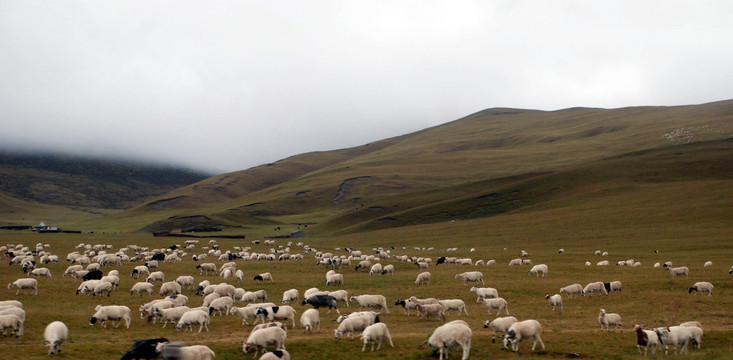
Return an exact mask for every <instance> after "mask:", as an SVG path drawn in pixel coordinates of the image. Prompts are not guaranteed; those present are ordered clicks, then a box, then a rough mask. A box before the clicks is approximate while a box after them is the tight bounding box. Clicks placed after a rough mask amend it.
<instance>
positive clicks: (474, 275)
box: [455, 271, 486, 286]
mask: <svg viewBox="0 0 733 360" xmlns="http://www.w3.org/2000/svg"><path fill="white" fill-rule="evenodd" d="M455 278H456V279H463V286H466V285H468V283H469V282H479V281H480V282H481V285H484V286H486V284H485V283H484V274H482V273H481V272H480V271H467V272H464V273H460V274H456V276H455Z"/></svg>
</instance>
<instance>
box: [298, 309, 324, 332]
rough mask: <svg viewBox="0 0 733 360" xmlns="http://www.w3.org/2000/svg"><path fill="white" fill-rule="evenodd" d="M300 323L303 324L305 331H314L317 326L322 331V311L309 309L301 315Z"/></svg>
mask: <svg viewBox="0 0 733 360" xmlns="http://www.w3.org/2000/svg"><path fill="white" fill-rule="evenodd" d="M300 325H302V326H303V332H313V328H314V327H315V326H317V327H318V331H321V318H320V313H319V312H318V310H316V309H308V310H306V311H304V312H303V315H300Z"/></svg>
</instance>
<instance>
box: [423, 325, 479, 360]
mask: <svg viewBox="0 0 733 360" xmlns="http://www.w3.org/2000/svg"><path fill="white" fill-rule="evenodd" d="M472 335H473V333H472V331H471V328H470V327H468V325H467V324H466V323H465V322H461V321H460V320H458V321H452V322H449V323H447V324H444V325H441V326H439V327H437V328H436V329H435V330H434V331H433V334H432V335H430V338H429V339H428V341H426V343H428V344H430V346H432V348H433V349H434V350H435V351H439V355H438V359H439V360H440V359H444V358H445V359H447V358H448V349H449V348H451V347H456V346H460V347H461V349H462V350H463V356H462V357H461V360H467V359H468V355H469V353H470V352H471V336H472Z"/></svg>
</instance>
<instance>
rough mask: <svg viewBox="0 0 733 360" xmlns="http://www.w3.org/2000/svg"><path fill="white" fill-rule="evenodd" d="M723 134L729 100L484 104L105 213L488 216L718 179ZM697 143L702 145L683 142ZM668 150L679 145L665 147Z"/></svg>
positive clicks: (341, 228) (317, 227) (355, 223)
mask: <svg viewBox="0 0 733 360" xmlns="http://www.w3.org/2000/svg"><path fill="white" fill-rule="evenodd" d="M732 134H733V101H722V102H716V103H710V104H703V105H692V106H676V107H635V108H623V109H611V110H606V109H588V108H573V109H566V110H559V111H549V112H548V111H532V110H519V109H488V110H484V111H481V112H478V113H476V114H472V115H469V116H467V117H465V118H462V119H459V120H456V121H453V122H450V123H446V124H443V125H440V126H436V127H433V128H428V129H425V130H422V131H419V132H416V133H412V134H407V135H404V136H400V137H396V138H391V139H386V140H383V141H379V142H375V143H371V144H367V145H363V146H359V147H355V148H350V149H343V150H336V151H328V152H315V153H308V154H301V155H296V156H293V157H290V158H287V159H283V160H281V161H278V162H275V163H272V164H266V165H262V166H258V167H254V168H251V169H247V170H243V171H239V172H233V173H228V174H222V175H218V176H214V177H212V178H209V179H206V180H204V181H201V182H198V183H196V184H193V185H189V186H186V187H183V188H180V189H176V190H175V191H172V192H170V193H168V194H166V195H163V196H160V197H158V198H156V199H155V200H153V201H149V202H146V203H144V204H141V205H139V206H137V207H135V208H133V209H130V210H128V211H125V212H122V213H120V214H117V215H115V216H112V217H110V218H107V219H106V221H111V222H116V223H117V224H118V225H120V226H124V227H126V228H127V229H128V230H137V229H142V228H145V227H146V226H148V229H149V225H150V224H151V223H153V222H156V224H157V226H158V227H161V228H165V227H166V225H165V223H166V219H171V226H170V227H175V226H176V225H174V224H173V222H175V219H178V218H180V217H191V216H199V215H201V216H205V217H207V218H208V219H209V220H208V221H209V223H210V224H218V225H221V226H223V227H224V228H225V229H227V228H231V229H240V230H241V229H242V228H248V229H249V228H257V227H260V226H262V227H266V228H273V227H274V228H277V227H279V228H280V229H281V231H280V232H277V233H273V234H271V235H282V234H284V232H285V231H286V229H287V231H290V230H296V229H298V227H297V224H301V225H303V224H308V225H309V228H308V233H311V234H314V235H327V234H333V233H344V232H352V231H364V230H374V229H382V228H389V227H396V226H404V225H414V224H422V223H430V222H436V221H445V220H456V219H469V218H475V217H483V216H492V215H496V214H500V213H507V212H513V211H520V210H521V209H523V208H528V207H532V206H537V205H538V204H547V203H552V202H553V201H554V202H555V203H557V201H558V200H560V199H582V196H583V195H582V194H584V192H588V191H589V190H588V189H597V190H596V191H597V192H603V191H624V189H626V190H630V189H633V188H634V187H624V186H625V185H621V184H635V183H636V184H637V185H638V184H639V183H654V182H657V183H666V182H670V181H671V182H678V183H679V182H681V181H687V180H690V179H692V178H694V176H693V175H692V174H687V173H686V172H688V171H690V172H691V171H692V170H688V168H687V166H690V165H694V166H696V167H695V168H694V169H695V170H694V171H695V172H696V174H698V175H695V176H699V177H702V178H706V177H708V175H709V176H712V177H715V178H722V179H725V181H728V180H730V171H729V170H730V167H729V162H727V159H728V158H730V156H729V155H730V154H729V152H727V151H728V150H721V149H720V148H721V147H722V148H727V147H728V146H729V145H727V144H728V143H727V142H726V141H722V142H720V140H725V139H728V138H729V137H730V136H731V135H732ZM716 140H717V141H718V142H715V141H716ZM708 142H709V143H708ZM700 143H706V144H708V145H700V147H699V148H694V145H692V144H700ZM691 145H692V146H693V147H690V146H691ZM693 149H694V150H693ZM677 152H682V153H683V154H685V156H671V155H670V154H675V153H677ZM698 157H699V159H698ZM721 162H722V163H721ZM701 164H704V165H701ZM700 166H703V167H702V168H701V167H700ZM651 168H655V169H657V173H658V175H654V173H652V172H649V171H648V170H649V169H651ZM690 169H692V168H690ZM686 179H687V180H686ZM591 194H592V192H591ZM589 196H590V195H589ZM577 201H580V200H577ZM151 220H154V221H151Z"/></svg>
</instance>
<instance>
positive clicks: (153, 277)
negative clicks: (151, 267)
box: [145, 271, 165, 284]
mask: <svg viewBox="0 0 733 360" xmlns="http://www.w3.org/2000/svg"><path fill="white" fill-rule="evenodd" d="M145 281H146V282H149V283H153V284H155V282H156V281H160V282H161V283H163V282H164V281H165V274H163V272H162V271H154V272H151V273H150V275H148V277H147V278H146V279H145Z"/></svg>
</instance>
